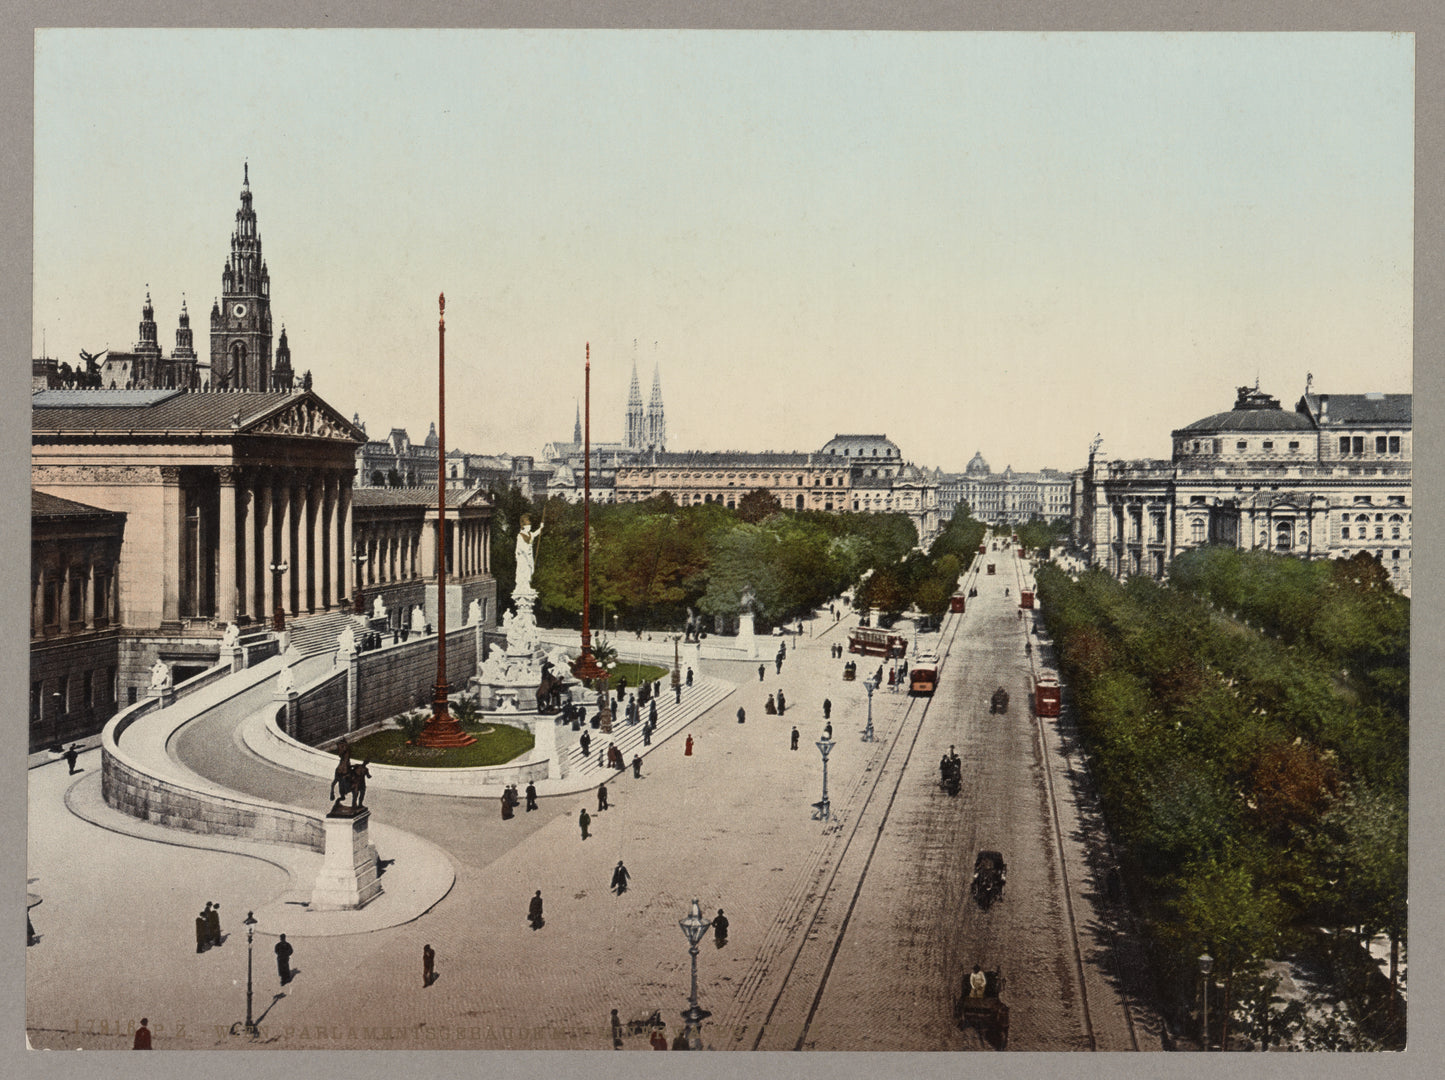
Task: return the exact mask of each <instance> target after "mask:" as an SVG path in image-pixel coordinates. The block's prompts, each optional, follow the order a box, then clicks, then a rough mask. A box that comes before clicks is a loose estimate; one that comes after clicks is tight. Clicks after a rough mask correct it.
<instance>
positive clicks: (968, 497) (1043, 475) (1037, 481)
mask: <svg viewBox="0 0 1445 1080" xmlns="http://www.w3.org/2000/svg"><path fill="white" fill-rule="evenodd" d="M1071 490H1072V479H1071V477H1069V476H1068V475H1067V474H1065V473H1061V472H1058V471H1057V470H1055V469H1040V470H1039V471H1038V472H1017V473H1016V472H1014V471H1013V466H1012V465H1006V466H1004V470H1003V472H1001V473H996V472H994V471H993V470H992V469H990V468H989V466H988V462H987V461H985V460H984V457H983V452H982V451H978V452H976V453H975V454H974V455H973V458H972V459H971V460H970V461H969V463H968V465H967V467H965V469H964V471H963V472H961V473H945V474H942V475H940V477H939V503H940V509H941V512H942V513H943V514H944V515H945V516H946V517H952V516H953V512H954V509H955V508H956V507H957V506H958V504H959V503H960V502H964V503H967V504H968V509H969V512H970V513H972V514H973V516H974V517H975V518H977V519H978V520H979V521H986V522H988V523H990V524H995V525H1020V524H1022V523H1024V522H1026V521H1029V520H1031V519H1033V518H1036V517H1037V518H1042V519H1043V520H1045V521H1055V520H1057V519H1059V518H1066V517H1068V516H1069V500H1070V494H1071Z"/></svg>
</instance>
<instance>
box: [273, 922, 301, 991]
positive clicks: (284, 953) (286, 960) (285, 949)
mask: <svg viewBox="0 0 1445 1080" xmlns="http://www.w3.org/2000/svg"><path fill="white" fill-rule="evenodd" d="M295 951H296V950H295V949H293V948H292V947H291V943H290V942H289V941H287V940H286V935H285V934H282V935H281V940H280V941H278V942H276V974H277V975H279V976H281V985H282V986H285V985H286V984H287V983H289V982H290V981H291V954H292V953H293V952H295Z"/></svg>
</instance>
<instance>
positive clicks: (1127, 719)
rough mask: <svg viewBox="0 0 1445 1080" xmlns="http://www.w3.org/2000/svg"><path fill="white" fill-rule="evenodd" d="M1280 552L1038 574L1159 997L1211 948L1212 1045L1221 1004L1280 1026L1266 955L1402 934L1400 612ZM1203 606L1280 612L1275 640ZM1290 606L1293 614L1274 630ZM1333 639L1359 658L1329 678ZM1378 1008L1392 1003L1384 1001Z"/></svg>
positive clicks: (1404, 740) (1403, 669) (1181, 990)
mask: <svg viewBox="0 0 1445 1080" xmlns="http://www.w3.org/2000/svg"><path fill="white" fill-rule="evenodd" d="M1242 554H1243V555H1245V556H1247V561H1246V559H1241V560H1240V561H1238V562H1236V561H1233V560H1234V559H1235V558H1236V557H1238V556H1241V555H1242ZM1286 561H1292V560H1286V559H1284V558H1283V557H1280V556H1274V555H1267V554H1263V553H1261V555H1259V556H1255V555H1253V554H1252V553H1237V552H1215V551H1204V552H1200V553H1195V555H1191V556H1184V557H1181V559H1179V560H1177V561H1176V563H1175V564H1174V567H1175V568H1174V570H1172V572H1171V573H1172V577H1171V581H1172V584H1171V585H1169V586H1164V585H1160V584H1158V583H1156V582H1153V581H1151V580H1149V579H1147V578H1134V579H1131V580H1130V581H1129V582H1128V583H1126V584H1120V583H1119V582H1117V581H1115V580H1114V579H1112V578H1110V577H1109V576H1108V575H1106V574H1104V573H1101V572H1098V571H1090V572H1088V573H1085V574H1083V575H1080V576H1079V577H1078V578H1077V579H1072V580H1071V579H1070V577H1069V576H1068V575H1067V574H1065V573H1064V572H1063V571H1061V570H1059V569H1058V568H1057V567H1055V566H1052V565H1045V566H1043V567H1041V568H1040V569H1039V572H1038V575H1037V580H1038V589H1039V595H1040V598H1041V601H1042V606H1043V612H1044V615H1045V618H1046V621H1047V624H1048V628H1049V631H1050V633H1051V634H1052V635H1053V637H1054V640H1055V641H1056V642H1057V643H1058V646H1059V652H1060V661H1061V665H1062V668H1063V671H1064V674H1065V677H1066V679H1067V681H1068V682H1069V684H1070V685H1071V687H1072V689H1073V694H1074V699H1075V702H1076V704H1077V715H1078V718H1079V725H1080V733H1081V737H1082V739H1083V741H1084V744H1085V746H1086V749H1087V751H1088V753H1089V756H1090V765H1091V772H1092V774H1093V776H1094V779H1095V781H1096V783H1097V785H1098V789H1099V792H1100V795H1101V798H1102V800H1103V802H1104V806H1105V811H1106V814H1107V816H1108V819H1109V822H1110V826H1111V832H1112V834H1113V836H1114V837H1115V839H1116V841H1117V843H1118V845H1119V851H1120V857H1121V864H1122V865H1121V868H1122V870H1123V871H1124V872H1125V874H1126V875H1127V877H1128V879H1129V880H1130V882H1131V885H1132V886H1133V888H1132V892H1133V894H1134V896H1135V898H1136V899H1137V900H1138V901H1139V902H1140V904H1141V906H1142V909H1143V915H1144V919H1143V926H1144V927H1145V928H1146V931H1147V933H1148V935H1149V941H1150V945H1151V948H1152V951H1153V954H1154V956H1155V960H1156V964H1155V970H1156V972H1157V973H1158V974H1159V976H1160V978H1161V980H1162V988H1163V989H1164V991H1165V997H1166V1000H1167V1001H1170V1002H1172V1005H1173V1007H1175V1008H1177V1009H1178V1010H1179V1011H1181V1012H1183V1011H1186V1010H1187V1009H1188V1008H1189V1007H1190V1005H1191V1004H1192V1002H1193V1001H1194V990H1195V988H1196V987H1197V985H1198V981H1197V980H1198V975H1197V967H1196V958H1197V957H1198V956H1199V955H1200V954H1201V953H1203V952H1206V951H1207V952H1210V953H1211V954H1213V956H1214V957H1215V963H1216V971H1217V972H1218V973H1219V975H1220V977H1221V978H1222V980H1223V983H1224V989H1225V993H1224V1000H1223V1002H1221V1003H1219V1004H1220V1008H1221V1014H1222V1017H1221V1018H1222V1021H1223V1032H1222V1034H1223V1036H1224V1037H1226V1038H1227V1036H1228V1023H1229V1017H1230V1014H1231V1012H1236V1011H1237V1012H1238V1014H1239V1015H1240V1016H1241V1017H1251V1018H1254V1019H1253V1021H1251V1024H1252V1026H1251V1030H1252V1032H1256V1033H1258V1032H1264V1033H1265V1034H1266V1035H1267V1034H1268V1033H1269V1032H1268V1028H1269V1025H1270V1024H1271V1023H1275V1022H1277V1020H1278V1016H1279V1014H1278V1013H1277V1012H1275V1011H1273V1010H1271V1009H1270V1008H1268V1007H1267V1001H1268V997H1269V991H1268V987H1267V983H1266V982H1265V981H1264V980H1263V979H1262V977H1261V971H1262V967H1263V961H1264V960H1265V959H1267V958H1271V957H1278V956H1281V955H1283V954H1285V953H1287V952H1288V951H1289V950H1291V949H1292V948H1293V947H1296V946H1299V945H1302V944H1306V943H1308V942H1311V941H1313V940H1314V938H1315V931H1316V929H1317V928H1321V927H1322V928H1326V929H1327V931H1328V939H1329V940H1330V941H1333V942H1337V943H1341V951H1353V952H1354V953H1355V954H1358V952H1359V949H1358V945H1359V943H1360V941H1361V940H1362V939H1368V938H1370V937H1373V936H1374V935H1375V934H1378V933H1384V934H1388V935H1389V936H1390V937H1391V939H1392V940H1393V941H1394V942H1396V943H1398V942H1399V941H1400V940H1401V939H1402V938H1403V936H1404V933H1405V927H1406V920H1405V904H1406V868H1407V863H1406V834H1405V826H1406V795H1407V789H1406V783H1407V760H1408V718H1407V713H1406V712H1405V711H1403V710H1402V709H1401V708H1400V707H1399V706H1400V704H1401V701H1402V700H1403V699H1401V698H1400V697H1399V696H1398V695H1391V694H1385V693H1379V692H1377V691H1378V690H1379V688H1381V687H1385V686H1393V685H1394V683H1395V680H1396V679H1397V678H1400V679H1405V680H1406V681H1407V678H1408V641H1399V640H1396V639H1395V638H1394V637H1392V635H1398V634H1399V633H1407V628H1408V601H1405V600H1403V599H1402V598H1399V597H1392V598H1389V597H1383V596H1381V595H1376V592H1375V591H1374V590H1373V588H1371V589H1365V590H1364V591H1363V592H1360V591H1359V590H1358V589H1357V587H1356V584H1351V579H1352V578H1354V577H1356V576H1357V573H1356V571H1357V569H1358V568H1351V567H1349V566H1348V565H1345V564H1338V565H1336V564H1327V563H1320V564H1301V565H1303V566H1306V567H1307V568H1308V571H1309V572H1307V573H1303V572H1301V571H1300V570H1299V568H1298V567H1281V566H1278V565H1274V563H1276V562H1286ZM1256 570H1259V571H1260V573H1259V575H1258V577H1259V580H1255V577H1256V575H1255V571H1256ZM1285 581H1288V582H1290V583H1291V586H1290V587H1289V588H1285V587H1284V586H1283V585H1282V584H1281V583H1282V582H1285ZM1183 582H1188V583H1189V588H1183V587H1181V584H1182V583H1183ZM1386 587H1388V586H1386ZM1229 588H1233V589H1235V590H1236V592H1234V593H1229V592H1227V590H1228V589H1229ZM1196 589H1197V590H1199V594H1198V595H1196V592H1195V590H1196ZM1342 590H1343V591H1344V592H1346V593H1352V590H1353V593H1352V595H1354V599H1353V601H1352V602H1347V600H1348V598H1347V597H1342V596H1341V591H1342ZM1206 595H1207V596H1209V597H1211V598H1213V597H1216V596H1217V597H1219V598H1220V599H1223V598H1225V597H1226V596H1235V597H1239V596H1247V597H1249V598H1250V601H1249V603H1250V604H1251V606H1250V607H1249V608H1248V610H1250V611H1251V613H1252V614H1253V615H1254V616H1255V618H1256V619H1259V620H1261V621H1263V622H1265V623H1266V624H1270V619H1275V620H1279V623H1278V625H1279V627H1280V630H1281V633H1280V636H1279V637H1273V636H1269V635H1265V634H1261V633H1259V632H1258V631H1256V630H1254V629H1252V628H1251V627H1250V626H1246V625H1244V624H1242V623H1241V622H1240V621H1239V620H1238V619H1236V618H1234V617H1233V616H1232V615H1231V614H1227V613H1221V612H1219V611H1217V610H1215V608H1213V607H1211V605H1210V603H1208V602H1206V601H1205V600H1204V599H1203V597H1204V596H1206ZM1265 597H1269V598H1270V599H1268V600H1266V599H1265ZM1401 605H1403V610H1404V621H1403V623H1400V624H1399V625H1398V626H1397V624H1396V620H1398V619H1399V617H1400V611H1401ZM1321 609H1329V610H1332V611H1334V612H1335V613H1336V615H1337V616H1338V617H1339V618H1342V619H1347V620H1350V621H1352V623H1359V624H1364V623H1367V622H1370V621H1371V620H1374V622H1373V623H1371V625H1373V626H1374V629H1375V631H1378V632H1379V633H1380V635H1381V636H1382V639H1389V640H1390V641H1392V642H1393V644H1390V645H1387V646H1386V647H1383V648H1380V649H1376V650H1373V651H1371V650H1366V649H1362V648H1361V643H1362V642H1363V640H1364V639H1365V638H1366V637H1368V636H1369V634H1370V632H1363V633H1362V634H1357V635H1354V636H1351V637H1349V638H1348V640H1344V641H1342V642H1340V643H1338V646H1337V647H1336V646H1332V645H1331V644H1330V642H1331V641H1332V640H1334V639H1333V638H1332V637H1331V634H1330V633H1329V632H1328V631H1326V630H1325V628H1324V627H1316V629H1315V630H1311V629H1310V627H1311V626H1313V625H1314V623H1315V620H1313V619H1304V618H1303V613H1304V612H1306V611H1318V610H1321ZM1267 611H1268V612H1274V613H1275V614H1274V615H1272V616H1270V617H1269V618H1266V614H1265V613H1266V612H1267ZM1285 611H1295V612H1298V613H1301V617H1300V620H1299V621H1297V622H1296V623H1295V624H1294V625H1293V626H1292V627H1291V628H1290V629H1289V631H1288V632H1285V628H1284V625H1283V624H1284V622H1285V621H1287V617H1286V616H1284V615H1283V612H1285ZM1402 628H1403V629H1402ZM1396 645H1399V646H1400V647H1401V648H1396V647H1395V646H1396ZM1340 648H1343V649H1345V650H1346V651H1347V653H1348V655H1349V657H1350V658H1351V662H1354V663H1357V664H1365V665H1366V666H1365V667H1362V668H1360V669H1358V670H1352V671H1351V674H1350V676H1349V677H1344V676H1342V675H1341V670H1340V664H1341V656H1342V655H1343V654H1342V653H1341V652H1340V651H1339V650H1340ZM1401 649H1403V653H1402V651H1401ZM1371 658H1373V660H1374V665H1373V666H1371V665H1370V660H1371ZM1384 668H1390V669H1391V670H1390V672H1388V673H1387V672H1385V671H1384V670H1383V669H1384ZM1401 685H1404V684H1403V683H1402V684H1401ZM1359 687H1365V688H1366V689H1367V690H1368V692H1366V693H1361V692H1360V691H1359V689H1358V688H1359ZM1345 943H1348V944H1350V945H1351V946H1352V947H1351V948H1350V949H1348V950H1347V949H1344V944H1345ZM1261 1000H1264V1001H1265V1002H1266V1004H1265V1005H1264V1006H1261V1005H1260V1001H1261ZM1392 1004H1393V994H1391V995H1389V997H1388V1001H1387V1004H1386V1005H1385V1006H1383V1008H1384V1009H1389V1008H1391V1007H1392ZM1374 1019H1378V1020H1381V1021H1383V1019H1384V1017H1376V1018H1374ZM1260 1025H1263V1026H1262V1027H1261V1026H1260ZM1215 1030H1220V1028H1218V1027H1216V1028H1215ZM1374 1030H1375V1031H1376V1032H1387V1031H1388V1030H1389V1025H1388V1024H1386V1023H1383V1022H1382V1023H1380V1024H1378V1025H1377V1026H1376V1027H1375V1028H1374ZM1275 1034H1278V1033H1277V1032H1275ZM1390 1034H1393V1032H1391V1033H1390Z"/></svg>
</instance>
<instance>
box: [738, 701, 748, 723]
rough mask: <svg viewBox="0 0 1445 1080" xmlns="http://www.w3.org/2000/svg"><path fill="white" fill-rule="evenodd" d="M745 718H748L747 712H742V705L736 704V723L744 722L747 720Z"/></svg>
mask: <svg viewBox="0 0 1445 1080" xmlns="http://www.w3.org/2000/svg"><path fill="white" fill-rule="evenodd" d="M747 719H748V714H747V713H746V712H744V711H743V707H742V706H741V705H739V706H738V723H739V724H743V723H746V722H747Z"/></svg>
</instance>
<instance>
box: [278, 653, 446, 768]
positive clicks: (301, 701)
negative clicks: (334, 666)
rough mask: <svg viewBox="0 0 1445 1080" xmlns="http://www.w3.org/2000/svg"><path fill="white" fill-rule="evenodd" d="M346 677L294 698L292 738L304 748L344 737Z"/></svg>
mask: <svg viewBox="0 0 1445 1080" xmlns="http://www.w3.org/2000/svg"><path fill="white" fill-rule="evenodd" d="M448 659H450V657H448ZM348 674H349V673H348V671H347V669H346V668H344V667H343V668H341V669H340V670H338V671H336V672H335V673H333V674H331V675H328V676H326V677H325V678H323V679H322V680H321V681H320V682H318V683H316V684H314V685H312V686H309V687H307V688H306V689H305V690H303V691H302V692H301V693H299V694H297V695H296V736H295V737H296V738H297V739H298V740H300V741H301V742H303V743H305V744H306V745H307V746H319V745H321V744H322V743H325V742H330V741H331V740H332V739H336V738H340V737H341V736H342V735H345V734H346V732H347V730H348V728H349V724H348V723H347V709H346V696H347V694H346V690H347V688H346V680H347V677H348Z"/></svg>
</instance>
